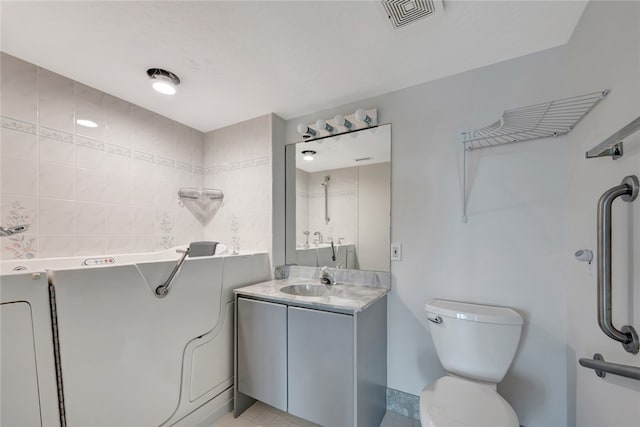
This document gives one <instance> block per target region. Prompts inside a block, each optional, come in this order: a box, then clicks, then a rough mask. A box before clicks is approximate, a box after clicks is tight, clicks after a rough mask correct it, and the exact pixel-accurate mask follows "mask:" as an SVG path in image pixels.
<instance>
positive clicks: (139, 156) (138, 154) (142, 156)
mask: <svg viewBox="0 0 640 427" xmlns="http://www.w3.org/2000/svg"><path fill="white" fill-rule="evenodd" d="M133 158H134V159H136V160H142V161H144V162H149V163H155V157H154V156H153V154H149V153H145V152H142V151H134V152H133Z"/></svg>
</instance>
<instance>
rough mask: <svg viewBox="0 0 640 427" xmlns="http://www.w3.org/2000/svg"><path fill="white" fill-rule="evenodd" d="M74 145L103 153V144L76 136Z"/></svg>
mask: <svg viewBox="0 0 640 427" xmlns="http://www.w3.org/2000/svg"><path fill="white" fill-rule="evenodd" d="M76 145H79V146H81V147H87V148H91V149H94V150H99V151H104V142H100V141H96V140H95V139H89V138H83V137H81V136H76Z"/></svg>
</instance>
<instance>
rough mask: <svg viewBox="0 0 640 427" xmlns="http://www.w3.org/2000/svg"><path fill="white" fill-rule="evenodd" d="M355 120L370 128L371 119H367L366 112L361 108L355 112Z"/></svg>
mask: <svg viewBox="0 0 640 427" xmlns="http://www.w3.org/2000/svg"><path fill="white" fill-rule="evenodd" d="M356 120H358V121H359V122H365V123H366V124H367V125H369V126H371V117H369V115H368V114H367V112H366V111H365V110H363V109H362V108H361V109H359V110H356Z"/></svg>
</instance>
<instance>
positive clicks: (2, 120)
mask: <svg viewBox="0 0 640 427" xmlns="http://www.w3.org/2000/svg"><path fill="white" fill-rule="evenodd" d="M0 126H2V127H3V128H6V129H11V130H17V131H20V132H25V133H30V134H32V135H36V130H37V127H36V125H35V124H33V123H28V122H23V121H21V120H15V119H11V118H9V117H4V116H0Z"/></svg>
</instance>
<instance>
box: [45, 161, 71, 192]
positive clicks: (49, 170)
mask: <svg viewBox="0 0 640 427" xmlns="http://www.w3.org/2000/svg"><path fill="white" fill-rule="evenodd" d="M75 172H76V171H75V168H70V167H67V166H62V165H56V164H53V163H40V175H39V176H40V179H39V182H40V197H50V198H53V199H68V200H72V199H75V195H76V188H75V184H76V182H75V181H76V176H75Z"/></svg>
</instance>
